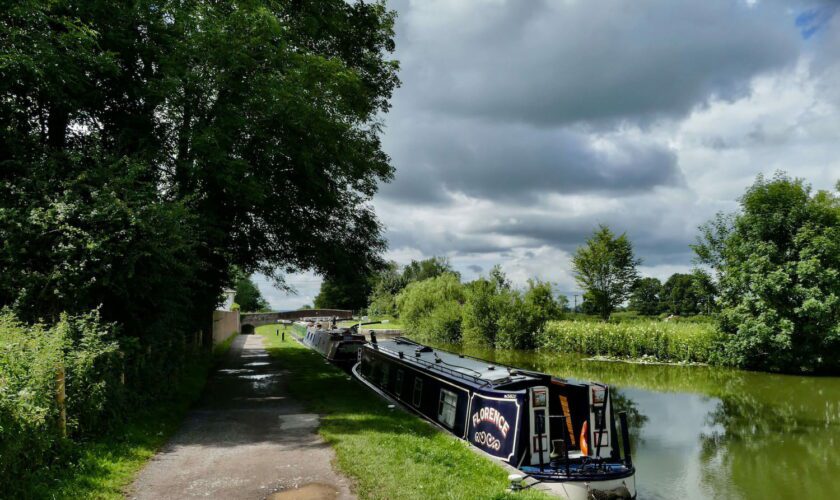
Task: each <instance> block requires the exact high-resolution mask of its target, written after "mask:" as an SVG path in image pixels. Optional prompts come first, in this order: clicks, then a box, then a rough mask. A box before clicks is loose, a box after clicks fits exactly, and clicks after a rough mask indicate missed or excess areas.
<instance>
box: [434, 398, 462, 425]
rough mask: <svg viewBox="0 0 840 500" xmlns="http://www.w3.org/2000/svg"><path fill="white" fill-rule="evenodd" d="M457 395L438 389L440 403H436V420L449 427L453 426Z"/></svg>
mask: <svg viewBox="0 0 840 500" xmlns="http://www.w3.org/2000/svg"><path fill="white" fill-rule="evenodd" d="M457 404H458V396H456V395H455V393H454V392H451V391H447V390H446V389H441V390H440V404H439V405H438V420H439V421H440V423H442V424H443V425H445V426H447V427H449V428H450V429H451V428H452V427H454V426H455V407H456V406H457Z"/></svg>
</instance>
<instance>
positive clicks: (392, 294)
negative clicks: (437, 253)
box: [368, 257, 458, 316]
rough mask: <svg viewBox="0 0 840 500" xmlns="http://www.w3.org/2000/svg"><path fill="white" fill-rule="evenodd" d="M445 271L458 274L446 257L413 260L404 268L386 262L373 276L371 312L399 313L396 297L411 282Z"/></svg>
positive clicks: (378, 313)
mask: <svg viewBox="0 0 840 500" xmlns="http://www.w3.org/2000/svg"><path fill="white" fill-rule="evenodd" d="M444 273H450V274H455V275H456V276H458V273H456V272H455V271H453V270H452V266H451V265H450V264H449V260H448V259H446V258H445V257H431V258H428V259H424V260H419V261H418V260H412V261H411V263H410V264H408V265H407V266H405V267H404V268H403V269H402V270H400V268H399V265H397V263H396V262H389V263H387V264H385V265H384V266H383V268H382V269H381V270H380V271H378V272H377V273H376V274H375V275H374V277H373V278H372V279H373V286H372V291H371V293H370V297H369V298H368V301H369V312H370V313H371V314H374V315H377V316H379V315H384V316H393V315H397V314H398V313H399V311H398V310H397V303H396V297H397V295H398V294H399V293H400V292H401V291H402V290H403V288H405V287H406V286H407V285H408V284H409V283H413V282H415V281H423V280H426V279H429V278H434V277H437V276H440V275H441V274H444Z"/></svg>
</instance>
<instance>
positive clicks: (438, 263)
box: [403, 256, 460, 284]
mask: <svg viewBox="0 0 840 500" xmlns="http://www.w3.org/2000/svg"><path fill="white" fill-rule="evenodd" d="M446 273H449V274H454V275H455V276H458V277H459V278H460V275H459V274H458V273H457V272H455V271H454V270H453V269H452V265H451V264H450V263H449V259H447V258H446V257H437V256H435V257H431V258H428V259H424V260H412V261H411V263H410V264H408V265H407V266H405V269H403V281H404V282H405V283H406V284H408V283H413V282H415V281H423V280H427V279H429V278H436V277H438V276H440V275H441V274H446Z"/></svg>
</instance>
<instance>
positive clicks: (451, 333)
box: [397, 273, 465, 342]
mask: <svg viewBox="0 0 840 500" xmlns="http://www.w3.org/2000/svg"><path fill="white" fill-rule="evenodd" d="M464 300H465V294H464V286H463V285H462V284H461V281H460V280H459V279H458V276H457V275H455V274H453V273H444V274H441V275H440V276H436V277H434V278H430V279H426V280H423V281H415V282H413V283H410V284H409V285H408V286H406V287H405V289H403V291H402V292H400V294H399V295H398V296H397V308H398V310H399V313H400V319H401V320H402V321H403V324H404V325H405V328H406V331H407V332H408V333H410V334H412V335H414V336H416V337H418V338H425V339H429V340H436V341H442V342H458V341H459V340H461V318H462V317H461V306H462V305H463V304H464Z"/></svg>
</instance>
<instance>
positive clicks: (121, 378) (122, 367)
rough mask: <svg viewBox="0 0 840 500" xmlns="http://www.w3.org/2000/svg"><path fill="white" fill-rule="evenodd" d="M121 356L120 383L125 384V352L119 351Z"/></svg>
mask: <svg viewBox="0 0 840 500" xmlns="http://www.w3.org/2000/svg"><path fill="white" fill-rule="evenodd" d="M117 352H118V353H119V356H120V383H121V384H122V385H125V353H124V352H122V351H117Z"/></svg>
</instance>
